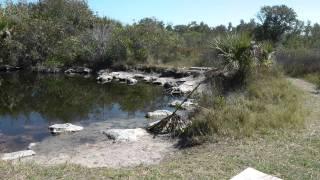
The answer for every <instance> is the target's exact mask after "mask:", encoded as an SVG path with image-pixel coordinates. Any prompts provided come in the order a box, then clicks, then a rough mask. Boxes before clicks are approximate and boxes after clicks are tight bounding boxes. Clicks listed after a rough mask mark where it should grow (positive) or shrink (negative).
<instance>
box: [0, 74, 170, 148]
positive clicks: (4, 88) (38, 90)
mask: <svg viewBox="0 0 320 180" xmlns="http://www.w3.org/2000/svg"><path fill="white" fill-rule="evenodd" d="M170 100H172V97H170V96H167V95H165V93H164V92H163V89H162V88H161V87H158V86H154V85H148V84H143V83H140V84H137V85H135V86H128V85H126V84H120V83H110V84H104V85H100V84H97V83H96V81H95V79H94V77H90V78H84V77H80V76H75V77H68V76H65V75H43V74H36V73H22V72H20V73H9V74H8V73H6V74H0V153H1V152H11V151H17V150H24V149H26V147H27V146H28V144H29V143H31V142H39V141H41V140H43V139H44V138H46V137H48V136H51V135H50V133H49V132H48V129H47V128H48V126H49V125H51V124H54V123H67V122H70V123H75V124H79V125H83V126H86V125H88V124H90V123H93V122H99V121H110V122H112V123H111V127H112V128H128V127H131V128H132V127H135V126H136V127H138V126H142V125H145V124H147V123H148V120H146V119H145V118H144V115H145V113H146V112H148V111H154V110H156V109H170V108H168V106H167V104H168V102H169V101H170Z"/></svg>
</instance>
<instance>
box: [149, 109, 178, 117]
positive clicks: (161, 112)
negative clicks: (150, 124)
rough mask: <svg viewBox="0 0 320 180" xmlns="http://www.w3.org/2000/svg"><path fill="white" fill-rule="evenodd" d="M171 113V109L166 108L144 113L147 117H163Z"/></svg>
mask: <svg viewBox="0 0 320 180" xmlns="http://www.w3.org/2000/svg"><path fill="white" fill-rule="evenodd" d="M171 114H172V112H171V111H168V110H156V111H153V112H148V113H147V114H146V117H147V118H165V117H167V116H170V115H171Z"/></svg>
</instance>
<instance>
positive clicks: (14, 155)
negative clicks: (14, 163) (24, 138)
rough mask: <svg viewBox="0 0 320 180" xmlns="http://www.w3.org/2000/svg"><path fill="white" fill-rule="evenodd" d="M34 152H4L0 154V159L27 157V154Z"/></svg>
mask: <svg viewBox="0 0 320 180" xmlns="http://www.w3.org/2000/svg"><path fill="white" fill-rule="evenodd" d="M35 154H36V153H35V152H34V151H32V150H25V151H18V152H12V153H5V154H3V155H2V156H1V160H4V161H10V160H15V159H20V158H24V157H28V156H33V155H35Z"/></svg>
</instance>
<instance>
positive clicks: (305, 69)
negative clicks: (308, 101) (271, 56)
mask: <svg viewBox="0 0 320 180" xmlns="http://www.w3.org/2000/svg"><path fill="white" fill-rule="evenodd" d="M276 57H277V62H278V63H279V64H280V65H282V67H283V69H284V71H285V72H286V73H287V74H289V75H291V76H294V77H302V78H305V79H306V80H308V81H310V82H312V83H314V84H316V85H318V87H319V88H320V49H304V48H300V49H279V50H278V51H277V53H276Z"/></svg>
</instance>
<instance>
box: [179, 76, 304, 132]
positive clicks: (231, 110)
mask: <svg viewBox="0 0 320 180" xmlns="http://www.w3.org/2000/svg"><path fill="white" fill-rule="evenodd" d="M300 93H301V92H299V91H298V90H296V89H295V88H294V87H292V85H291V84H290V83H289V82H287V81H286V79H284V78H283V76H282V75H281V74H280V73H278V72H277V71H273V70H259V71H256V72H255V73H254V74H253V75H252V76H251V77H250V80H249V83H248V85H247V87H246V88H245V89H244V90H243V91H241V92H233V93H231V94H229V95H228V96H204V97H203V99H204V101H202V103H200V105H201V106H205V107H206V108H203V109H202V110H200V112H198V113H197V114H196V115H195V117H194V118H193V122H192V125H191V126H190V127H189V128H188V129H187V130H186V133H185V136H187V137H199V136H202V137H206V136H214V135H218V136H228V137H247V136H255V135H257V134H264V133H269V132H272V131H273V130H276V129H289V128H297V127H302V126H303V124H304V118H303V117H304V110H303V108H302V106H301V96H300V95H299V94H300Z"/></svg>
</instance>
